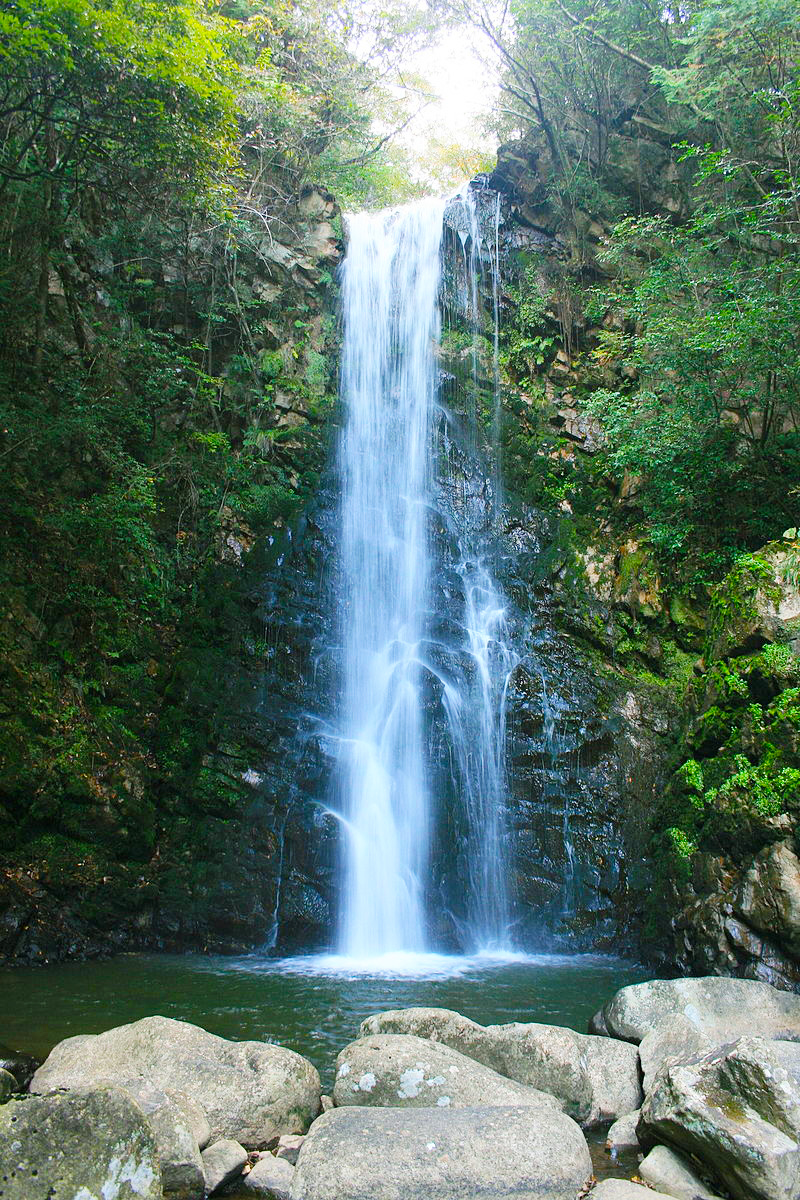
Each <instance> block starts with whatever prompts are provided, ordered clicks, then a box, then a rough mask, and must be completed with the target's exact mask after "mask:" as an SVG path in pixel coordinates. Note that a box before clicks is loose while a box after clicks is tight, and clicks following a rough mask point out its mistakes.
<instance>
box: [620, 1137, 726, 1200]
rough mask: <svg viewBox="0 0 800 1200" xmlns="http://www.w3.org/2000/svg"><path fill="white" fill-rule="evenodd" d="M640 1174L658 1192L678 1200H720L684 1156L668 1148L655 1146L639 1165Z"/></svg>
mask: <svg viewBox="0 0 800 1200" xmlns="http://www.w3.org/2000/svg"><path fill="white" fill-rule="evenodd" d="M639 1174H640V1175H641V1177H642V1179H643V1180H644V1181H645V1183H649V1184H650V1186H651V1187H653V1188H655V1190H656V1191H657V1192H664V1193H665V1194H666V1195H667V1196H675V1197H676V1200H719V1196H716V1195H715V1194H714V1193H713V1192H710V1191H709V1190H708V1188H707V1187H706V1186H705V1184H704V1183H703V1182H702V1180H700V1179H699V1178H698V1176H697V1175H696V1174H695V1172H694V1169H693V1167H692V1165H691V1163H689V1162H688V1160H687V1159H685V1158H684V1157H683V1155H682V1154H678V1153H676V1151H674V1150H670V1149H668V1147H667V1146H654V1147H653V1149H652V1150H651V1151H650V1153H649V1154H648V1155H647V1158H643V1159H642V1161H641V1163H640V1164H639Z"/></svg>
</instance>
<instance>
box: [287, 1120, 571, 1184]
mask: <svg viewBox="0 0 800 1200" xmlns="http://www.w3.org/2000/svg"><path fill="white" fill-rule="evenodd" d="M591 1172H592V1163H591V1159H590V1157H589V1149H588V1147H587V1145H586V1139H585V1138H584V1136H583V1134H582V1133H581V1130H580V1129H579V1127H578V1126H577V1125H576V1124H575V1122H574V1121H571V1120H570V1119H569V1117H565V1116H564V1115H563V1114H562V1113H559V1112H555V1111H552V1110H549V1109H546V1108H530V1107H515V1108H457V1109H439V1108H425V1109H402V1108H336V1109H334V1110H333V1111H332V1112H328V1113H325V1114H324V1115H323V1116H321V1117H320V1118H319V1120H317V1121H315V1122H314V1124H313V1125H312V1127H311V1130H310V1132H309V1134H308V1137H307V1138H306V1140H305V1142H304V1143H303V1148H302V1150H301V1151H300V1156H299V1158H298V1160H297V1167H296V1168H295V1173H294V1178H293V1180H292V1186H291V1191H290V1196H291V1200H466V1198H467V1197H469V1200H575V1198H576V1196H577V1195H578V1192H580V1190H581V1189H582V1187H583V1186H584V1184H585V1183H586V1181H587V1180H588V1178H589V1176H590V1175H591Z"/></svg>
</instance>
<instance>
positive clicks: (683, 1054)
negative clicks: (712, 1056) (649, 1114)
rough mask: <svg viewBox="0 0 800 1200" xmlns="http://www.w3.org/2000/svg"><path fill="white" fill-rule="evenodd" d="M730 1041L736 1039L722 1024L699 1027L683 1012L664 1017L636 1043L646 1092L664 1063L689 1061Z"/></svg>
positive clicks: (671, 1063)
mask: <svg viewBox="0 0 800 1200" xmlns="http://www.w3.org/2000/svg"><path fill="white" fill-rule="evenodd" d="M730 1041H735V1036H734V1037H731V1035H730V1033H729V1032H728V1031H727V1030H726V1029H725V1028H724V1027H722V1026H719V1025H713V1024H711V1023H708V1024H706V1025H704V1026H702V1027H700V1026H698V1025H696V1024H694V1022H693V1021H692V1020H690V1018H689V1017H686V1016H684V1015H683V1013H673V1014H672V1015H671V1016H669V1017H666V1018H665V1019H664V1020H663V1021H662V1022H661V1024H659V1025H657V1026H656V1027H655V1029H651V1030H650V1032H649V1033H646V1034H645V1035H644V1037H643V1038H642V1040H641V1042H640V1043H639V1061H640V1063H641V1065H642V1077H643V1082H644V1091H645V1095H646V1094H647V1093H648V1092H649V1091H650V1090H651V1089H652V1087H653V1085H654V1083H655V1080H656V1077H657V1075H658V1073H659V1071H661V1070H662V1069H663V1068H664V1067H666V1066H671V1065H673V1064H674V1063H679V1062H689V1061H690V1060H691V1059H693V1058H697V1057H698V1056H699V1055H701V1054H705V1053H707V1052H708V1051H709V1050H711V1049H713V1047H714V1046H715V1045H722V1044H723V1043H724V1042H730Z"/></svg>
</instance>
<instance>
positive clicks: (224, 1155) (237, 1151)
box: [203, 1138, 247, 1195]
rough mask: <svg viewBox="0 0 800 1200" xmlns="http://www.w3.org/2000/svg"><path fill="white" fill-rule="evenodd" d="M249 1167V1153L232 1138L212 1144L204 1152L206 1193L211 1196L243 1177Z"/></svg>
mask: <svg viewBox="0 0 800 1200" xmlns="http://www.w3.org/2000/svg"><path fill="white" fill-rule="evenodd" d="M246 1165H247V1151H246V1150H245V1148H244V1146H240V1145H239V1143H238V1142H235V1141H234V1140H233V1139H232V1138H222V1139H221V1140H220V1141H218V1142H212V1143H211V1145H210V1146H207V1147H206V1149H205V1150H204V1151H203V1170H204V1171H205V1175H206V1191H207V1192H208V1194H209V1195H211V1194H212V1193H214V1192H216V1191H217V1190H218V1189H219V1188H221V1187H222V1185H223V1184H225V1183H229V1182H230V1180H231V1179H235V1178H236V1177H237V1175H241V1173H242V1170H243V1168H244V1167H245V1166H246Z"/></svg>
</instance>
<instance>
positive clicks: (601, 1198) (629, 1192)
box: [586, 1179, 657, 1200]
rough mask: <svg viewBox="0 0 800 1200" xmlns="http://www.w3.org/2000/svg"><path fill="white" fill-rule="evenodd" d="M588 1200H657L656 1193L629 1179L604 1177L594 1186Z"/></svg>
mask: <svg viewBox="0 0 800 1200" xmlns="http://www.w3.org/2000/svg"><path fill="white" fill-rule="evenodd" d="M586 1200H657V1197H656V1196H655V1193H653V1192H651V1191H650V1188H648V1187H642V1186H641V1185H640V1184H638V1183H630V1182H629V1181H628V1180H627V1179H604V1180H602V1182H601V1183H598V1185H597V1187H595V1188H593V1189H592V1191H591V1192H589V1195H588V1196H587V1198H586Z"/></svg>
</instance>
